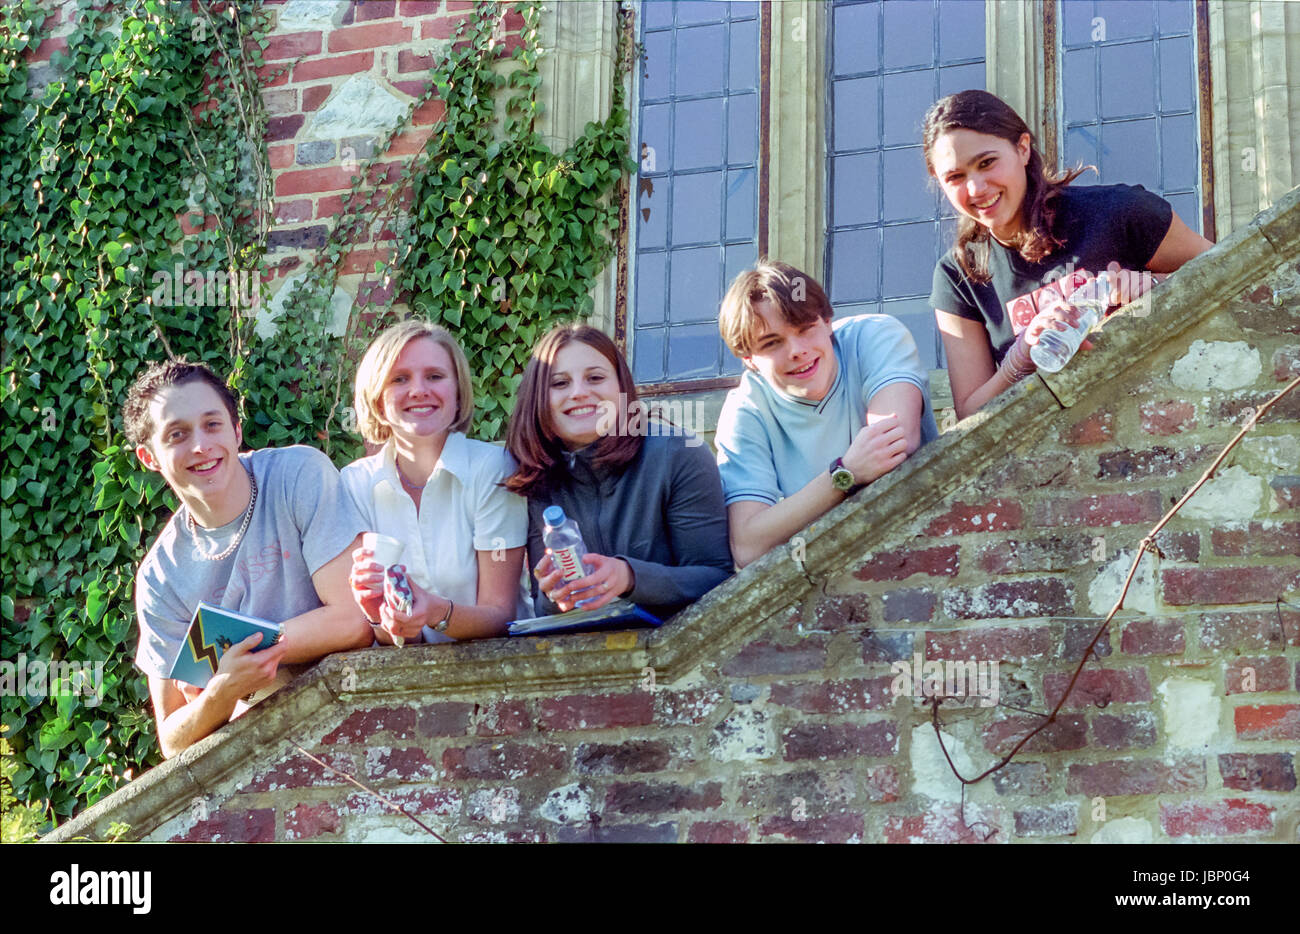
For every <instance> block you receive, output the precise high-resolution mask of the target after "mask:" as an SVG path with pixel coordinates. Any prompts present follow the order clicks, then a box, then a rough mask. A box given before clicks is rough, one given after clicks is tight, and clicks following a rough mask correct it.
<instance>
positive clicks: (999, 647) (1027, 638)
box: [925, 626, 1057, 661]
mask: <svg viewBox="0 0 1300 934" xmlns="http://www.w3.org/2000/svg"><path fill="white" fill-rule="evenodd" d="M1056 643H1057V639H1056V636H1055V635H1054V634H1053V632H1052V629H1051V627H1049V626H1020V627H1009V626H1008V627H996V628H989V629H985V628H981V629H960V630H955V631H949V632H927V633H926V634H925V656H926V658H931V659H945V658H950V659H976V660H978V661H1002V660H1005V659H1011V658H1043V657H1044V656H1047V655H1049V654H1054V652H1055V650H1056Z"/></svg>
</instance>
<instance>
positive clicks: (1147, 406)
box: [1138, 399, 1196, 435]
mask: <svg viewBox="0 0 1300 934" xmlns="http://www.w3.org/2000/svg"><path fill="white" fill-rule="evenodd" d="M1138 415H1139V417H1140V419H1141V422H1142V430H1143V431H1145V432H1146V433H1147V434H1149V435H1176V434H1180V433H1182V432H1184V431H1191V430H1192V429H1193V428H1195V427H1196V406H1195V405H1193V404H1192V403H1190V402H1180V401H1178V400H1173V399H1171V400H1169V401H1168V402H1144V403H1143V404H1142V405H1141V406H1139V407H1138Z"/></svg>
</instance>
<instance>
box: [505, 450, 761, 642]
mask: <svg viewBox="0 0 1300 934" xmlns="http://www.w3.org/2000/svg"><path fill="white" fill-rule="evenodd" d="M687 440H688V438H686V437H681V436H664V435H650V436H647V437H645V438H643V439H642V443H641V450H640V451H639V452H638V454H637V456H636V457H635V458H633V459H632V461H631V462H629V463H628V464H627V465H626V466H625V467H624V468H623V469H622V470H610V469H608V468H595V467H593V465H592V449H591V448H584V449H583V450H581V451H577V452H575V453H572V454H569V455H567V456H566V458H565V459H566V461H567V462H568V467H569V469H568V471H567V472H566V473H565V474H564V475H563V479H562V480H560V481H556V480H555V479H554V476H553V477H552V487H551V489H550V490H549V491H547V492H546V493H543V494H541V495H533V496H529V497H528V566H529V568H530V569H531V568H535V567H537V563H538V562H539V561H541V560H542V556H543V555H544V554H546V546H545V545H544V544H542V531H543V529H544V527H545V523H544V522H543V521H542V513H543V512H544V511H545V510H546V507H548V506H553V505H555V506H561V507H563V508H564V512H565V514H566V515H567V516H568V517H569V518H570V519H573V520H574V521H576V522H577V523H578V528H579V530H581V532H582V538H583V541H584V542H585V544H586V546H587V550H588V551H590V552H595V553H596V554H601V555H606V556H607V557H616V558H622V559H623V560H624V561H626V562H627V563H628V564H629V565H630V566H631V568H632V572H633V573H634V574H635V575H636V583H635V585H634V587H633V588H632V592H631V593H630V594H628V595H627V599H629V600H631V601H632V602H633V603H635V604H637V605H638V606H641V607H642V608H644V609H646V610H648V611H649V612H651V613H653V614H654V615H655V616H658V617H660V618H661V619H666V618H667V617H669V616H671V615H672V614H673V613H676V612H677V611H678V610H680V609H682V607H684V606H686V605H687V604H688V603H691V602H693V601H695V600H698V599H699V598H700V597H702V596H703V595H704V594H706V593H708V592H709V591H710V590H712V589H713V588H714V587H716V586H717V585H718V584H720V583H722V582H723V581H724V580H726V579H727V578H728V577H730V576H731V573H732V571H734V570H735V565H734V563H733V562H732V559H731V546H730V544H729V543H728V540H727V510H726V506H724V505H723V502H722V481H721V480H720V479H719V477H718V465H717V464H716V463H715V461H714V459H713V455H712V454H711V453H710V451H709V447H708V445H706V444H702V443H699V441H698V439H697V438H693V437H692V438H689V440H690V441H692V442H693V443H695V446H694V447H687V445H686V441H687ZM529 576H530V577H531V578H532V593H533V605H534V607H535V608H536V610H537V613H538V614H539V615H549V614H551V613H558V612H560V609H559V607H557V606H556V605H555V604H554V603H552V602H551V601H550V600H549V599H548V598H547V597H546V595H545V594H541V593H538V587H537V578H536V577H534V576H533V575H532V574H531V573H530V574H529Z"/></svg>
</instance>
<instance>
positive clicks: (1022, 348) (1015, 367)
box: [998, 335, 1038, 385]
mask: <svg viewBox="0 0 1300 934" xmlns="http://www.w3.org/2000/svg"><path fill="white" fill-rule="evenodd" d="M1037 369H1038V367H1036V366H1035V365H1034V361H1033V359H1032V358H1031V357H1030V356H1029V347H1028V345H1027V344H1025V342H1024V339H1023V335H1022V336H1021V337H1017V338H1016V342H1015V343H1014V344H1012V345H1011V347H1010V348H1008V349H1007V353H1006V356H1004V357H1003V358H1002V363H1001V365H1000V366H999V367H998V373H999V375H1001V377H1002V378H1003V379H1004V380H1006V381H1007V382H1008V383H1010V384H1011V385H1015V384H1016V383H1018V382H1020V381H1021V380H1022V379H1024V378H1025V377H1027V376H1032V375H1033V373H1034V372H1035V371H1036V370H1037Z"/></svg>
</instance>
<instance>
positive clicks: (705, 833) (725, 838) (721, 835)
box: [686, 820, 749, 843]
mask: <svg viewBox="0 0 1300 934" xmlns="http://www.w3.org/2000/svg"><path fill="white" fill-rule="evenodd" d="M686 840H687V842H689V843H747V842H748V841H749V828H748V827H746V826H745V825H744V824H740V823H737V822H735V821H725V820H720V821H700V822H698V823H695V824H691V829H690V831H689V832H688V833H687V835H686Z"/></svg>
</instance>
